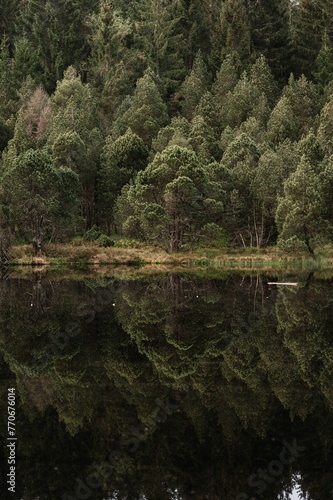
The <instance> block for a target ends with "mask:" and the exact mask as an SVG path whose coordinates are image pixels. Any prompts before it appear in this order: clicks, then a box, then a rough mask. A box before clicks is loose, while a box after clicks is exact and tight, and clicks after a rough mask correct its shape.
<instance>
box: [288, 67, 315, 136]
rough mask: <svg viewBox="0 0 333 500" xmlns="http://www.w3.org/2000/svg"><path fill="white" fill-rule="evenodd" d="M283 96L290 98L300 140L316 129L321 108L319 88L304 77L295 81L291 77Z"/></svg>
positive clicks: (291, 76)
mask: <svg viewBox="0 0 333 500" xmlns="http://www.w3.org/2000/svg"><path fill="white" fill-rule="evenodd" d="M283 95H284V96H286V97H287V98H288V101H289V103H290V106H291V109H292V111H293V114H294V117H295V119H296V126H297V129H298V135H297V136H298V138H299V139H300V138H301V137H302V136H305V135H307V134H308V132H309V131H310V130H311V129H312V128H315V127H316V124H317V115H318V113H319V111H320V107H321V99H320V96H319V94H318V88H317V87H316V85H314V83H313V82H311V81H309V80H308V79H307V78H306V77H305V76H304V75H302V76H301V77H300V78H299V79H298V80H296V81H295V79H294V77H293V74H291V75H290V78H289V82H288V85H287V86H286V87H285V88H284V89H283Z"/></svg>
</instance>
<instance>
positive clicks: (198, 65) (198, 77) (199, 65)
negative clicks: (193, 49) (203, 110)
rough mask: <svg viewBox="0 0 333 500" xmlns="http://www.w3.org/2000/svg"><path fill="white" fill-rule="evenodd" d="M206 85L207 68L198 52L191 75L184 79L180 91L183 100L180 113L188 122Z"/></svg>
mask: <svg viewBox="0 0 333 500" xmlns="http://www.w3.org/2000/svg"><path fill="white" fill-rule="evenodd" d="M208 83H209V76H208V71H207V67H206V64H205V62H204V60H203V58H202V54H201V52H198V54H197V55H196V58H195V60H194V63H193V67H192V69H191V73H190V74H189V75H188V76H187V77H186V78H185V80H184V82H183V84H182V86H181V89H180V93H181V95H182V98H183V99H184V100H183V102H182V113H183V115H184V116H185V118H187V119H188V120H190V119H192V118H193V116H194V114H195V109H196V107H197V105H198V103H199V101H200V99H201V97H202V96H203V95H204V93H205V91H206V90H207V87H208Z"/></svg>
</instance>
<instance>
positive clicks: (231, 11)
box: [220, 0, 251, 69]
mask: <svg viewBox="0 0 333 500" xmlns="http://www.w3.org/2000/svg"><path fill="white" fill-rule="evenodd" d="M220 22H221V26H220V30H221V57H222V59H223V58H224V57H226V56H227V55H228V54H230V55H233V56H236V57H237V58H238V59H239V61H240V66H241V69H245V68H246V67H247V65H248V63H249V60H250V56H251V33H250V23H249V17H248V9H247V5H246V2H245V0H226V2H225V3H224V4H223V6H222V10H221V21H220Z"/></svg>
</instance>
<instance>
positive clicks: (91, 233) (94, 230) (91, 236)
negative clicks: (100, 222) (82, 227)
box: [84, 224, 103, 241]
mask: <svg viewBox="0 0 333 500" xmlns="http://www.w3.org/2000/svg"><path fill="white" fill-rule="evenodd" d="M102 234H103V233H102V231H101V229H100V228H99V227H98V226H96V224H94V225H93V226H92V227H91V228H90V229H88V231H86V233H85V235H84V239H85V240H87V241H96V240H98V238H99V237H100V236H101V235H102Z"/></svg>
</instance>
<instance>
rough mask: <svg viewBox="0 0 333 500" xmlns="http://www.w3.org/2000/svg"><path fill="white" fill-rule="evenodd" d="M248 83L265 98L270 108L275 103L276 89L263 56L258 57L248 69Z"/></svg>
mask: <svg viewBox="0 0 333 500" xmlns="http://www.w3.org/2000/svg"><path fill="white" fill-rule="evenodd" d="M250 82H251V83H252V84H253V85H255V86H256V87H257V88H258V89H259V92H260V93H261V94H264V95H265V96H266V98H267V102H268V103H269V105H270V106H273V105H274V104H275V103H276V99H277V96H278V87H277V84H276V81H275V80H274V77H273V75H272V72H271V70H270V67H269V66H268V64H267V60H266V58H265V56H263V55H261V56H259V57H258V59H257V60H256V62H255V63H254V64H253V65H252V66H251V69H250Z"/></svg>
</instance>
